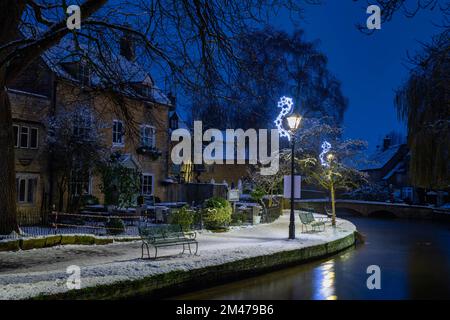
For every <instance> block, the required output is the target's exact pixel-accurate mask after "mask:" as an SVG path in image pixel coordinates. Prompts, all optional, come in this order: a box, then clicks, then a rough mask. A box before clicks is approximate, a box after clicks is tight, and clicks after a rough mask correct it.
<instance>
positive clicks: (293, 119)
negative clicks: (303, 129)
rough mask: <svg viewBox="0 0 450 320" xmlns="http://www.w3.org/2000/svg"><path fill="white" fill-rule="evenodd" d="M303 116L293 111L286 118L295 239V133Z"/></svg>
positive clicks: (291, 225) (291, 227) (291, 231)
mask: <svg viewBox="0 0 450 320" xmlns="http://www.w3.org/2000/svg"><path fill="white" fill-rule="evenodd" d="M301 120H302V117H301V116H300V115H299V114H297V113H293V114H292V115H290V116H289V117H287V118H286V121H287V125H288V127H289V133H290V137H291V148H292V149H291V216H290V221H289V239H295V213H294V196H295V190H294V188H295V176H294V153H295V133H296V132H297V130H298V128H299V127H300V122H301Z"/></svg>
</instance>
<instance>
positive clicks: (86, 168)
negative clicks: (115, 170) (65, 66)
mask: <svg viewBox="0 0 450 320" xmlns="http://www.w3.org/2000/svg"><path fill="white" fill-rule="evenodd" d="M60 110H61V111H60V112H59V113H57V114H56V115H54V116H52V117H48V118H47V119H46V121H45V123H46V127H47V129H48V131H47V138H46V140H47V144H46V146H47V151H48V153H49V154H50V159H51V160H50V165H51V166H52V172H55V173H56V178H55V181H56V186H57V191H58V198H59V199H58V202H59V203H58V210H60V211H62V210H63V206H64V195H65V194H66V193H67V192H68V201H67V209H68V210H69V211H72V210H73V209H75V208H76V207H77V204H78V201H75V200H80V197H78V198H77V199H75V198H74V195H78V196H82V194H81V193H82V190H74V188H76V189H82V188H81V187H76V186H75V185H74V184H73V183H72V184H71V180H76V177H77V176H78V177H80V176H89V175H90V173H91V172H92V170H93V169H94V168H95V166H96V165H97V164H98V162H99V161H100V160H101V157H102V154H103V153H104V151H105V147H104V144H103V134H102V133H101V132H102V129H103V128H104V127H105V124H104V123H103V122H102V121H100V120H99V118H98V117H96V116H95V115H94V114H93V111H92V109H91V108H89V107H88V106H85V105H82V106H75V107H74V108H73V109H72V110H64V109H62V108H61V109H60ZM76 202H77V203H76Z"/></svg>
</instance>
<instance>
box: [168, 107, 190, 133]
mask: <svg viewBox="0 0 450 320" xmlns="http://www.w3.org/2000/svg"><path fill="white" fill-rule="evenodd" d="M173 115H176V116H177V117H178V129H186V130H190V127H189V125H188V123H187V122H186V121H185V120H184V119H183V118H182V117H181V116H180V113H179V112H177V111H176V110H174V111H169V119H170V118H172V116H173Z"/></svg>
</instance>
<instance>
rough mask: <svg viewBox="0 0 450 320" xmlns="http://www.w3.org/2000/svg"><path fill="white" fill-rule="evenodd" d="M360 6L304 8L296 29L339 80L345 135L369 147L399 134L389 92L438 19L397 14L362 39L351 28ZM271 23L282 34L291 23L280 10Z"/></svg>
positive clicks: (359, 19) (361, 13) (361, 17)
mask: <svg viewBox="0 0 450 320" xmlns="http://www.w3.org/2000/svg"><path fill="white" fill-rule="evenodd" d="M363 4H364V2H357V3H354V2H352V1H337V0H329V1H327V3H326V4H324V5H320V6H308V7H306V8H305V13H304V18H305V19H304V21H303V22H302V23H301V24H300V25H299V27H300V28H302V29H304V30H305V31H306V39H308V40H316V39H319V40H320V47H319V48H320V50H321V51H322V52H324V53H325V54H326V55H327V56H328V58H329V68H330V70H331V71H332V72H333V73H334V74H335V75H336V77H337V78H338V79H339V80H341V81H342V90H343V93H344V95H345V96H346V97H348V98H349V107H348V110H347V112H346V114H345V120H344V127H345V136H346V137H348V138H358V139H363V140H367V141H368V142H369V149H370V150H374V148H375V146H376V144H378V142H379V141H380V139H381V138H382V137H383V136H384V135H385V134H386V133H388V132H389V131H391V130H393V129H395V130H398V131H402V132H404V131H405V126H404V125H403V124H402V123H400V122H399V121H398V120H397V114H396V110H395V108H394V103H393V99H394V91H395V90H396V89H397V88H398V87H399V86H400V85H401V84H402V83H403V81H404V80H405V79H406V78H407V75H408V66H410V65H408V63H407V62H408V61H407V53H408V52H410V53H411V54H413V53H414V52H416V51H417V50H418V49H420V46H421V45H420V43H419V41H422V42H429V41H430V39H431V36H432V35H434V34H437V33H439V28H438V27H437V26H435V25H433V23H434V24H436V23H438V22H439V21H440V15H439V12H438V11H437V10H435V11H434V12H433V11H429V10H428V11H423V12H421V13H419V14H418V15H417V16H416V17H414V18H412V19H411V18H406V17H405V16H403V15H402V14H400V13H398V14H397V15H396V16H395V17H394V20H393V21H391V22H388V23H385V24H383V25H382V30H379V31H376V32H375V33H374V34H372V35H365V34H363V33H362V32H360V31H359V30H358V29H357V28H356V27H355V24H356V23H364V25H365V21H366V19H367V17H368V15H367V14H366V8H367V7H364V6H363ZM272 23H273V24H274V25H275V26H276V27H277V28H282V29H285V30H287V31H289V30H292V29H293V25H292V23H291V22H290V20H289V19H288V18H287V14H286V12H284V13H283V12H282V13H280V14H279V15H278V16H277V18H276V19H275V20H273V21H272Z"/></svg>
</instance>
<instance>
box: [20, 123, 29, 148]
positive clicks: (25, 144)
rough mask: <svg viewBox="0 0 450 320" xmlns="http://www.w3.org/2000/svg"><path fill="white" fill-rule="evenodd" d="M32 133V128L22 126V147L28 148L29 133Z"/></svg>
mask: <svg viewBox="0 0 450 320" xmlns="http://www.w3.org/2000/svg"><path fill="white" fill-rule="evenodd" d="M29 134H30V128H28V127H20V147H21V148H28V141H29V139H28V135H29Z"/></svg>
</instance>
